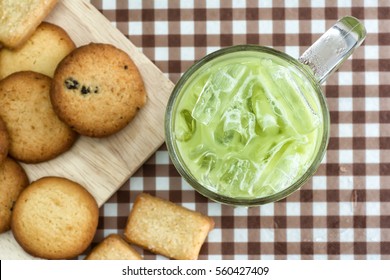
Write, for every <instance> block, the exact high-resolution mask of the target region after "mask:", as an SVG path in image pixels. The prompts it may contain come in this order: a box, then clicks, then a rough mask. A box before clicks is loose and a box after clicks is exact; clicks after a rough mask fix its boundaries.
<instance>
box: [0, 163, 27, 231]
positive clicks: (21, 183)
mask: <svg viewBox="0 0 390 280" xmlns="http://www.w3.org/2000/svg"><path fill="white" fill-rule="evenodd" d="M28 184H29V181H28V178H27V175H26V172H25V171H24V169H23V167H22V166H20V164H19V163H17V162H16V161H14V160H13V159H11V158H8V157H7V158H6V159H5V160H4V162H3V163H2V164H0V233H2V232H5V231H7V230H9V229H10V228H11V214H12V208H13V206H14V203H15V201H16V199H17V198H18V197H19V194H20V193H21V192H22V191H23V190H24V188H25V187H27V185H28Z"/></svg>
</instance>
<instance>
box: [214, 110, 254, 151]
mask: <svg viewBox="0 0 390 280" xmlns="http://www.w3.org/2000/svg"><path fill="white" fill-rule="evenodd" d="M255 126H256V119H255V115H254V114H253V113H251V112H248V111H247V110H246V109H245V108H244V107H242V106H239V107H236V106H234V107H230V108H229V109H227V111H226V112H224V114H223V116H222V119H221V121H220V122H219V124H218V125H217V128H216V130H215V131H214V138H215V140H216V141H218V142H219V143H222V144H224V145H229V146H230V147H232V148H233V147H234V148H236V149H238V150H239V149H241V148H243V147H245V146H246V145H247V144H248V143H249V142H250V141H251V140H252V139H253V138H254V137H255V136H256V127H255Z"/></svg>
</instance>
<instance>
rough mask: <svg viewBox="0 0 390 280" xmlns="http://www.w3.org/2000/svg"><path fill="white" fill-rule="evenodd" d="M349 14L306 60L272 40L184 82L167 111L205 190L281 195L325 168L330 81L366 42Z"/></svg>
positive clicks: (183, 158) (177, 145) (190, 175)
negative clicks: (270, 44)
mask: <svg viewBox="0 0 390 280" xmlns="http://www.w3.org/2000/svg"><path fill="white" fill-rule="evenodd" d="M365 35H366V31H365V28H364V26H363V25H362V24H361V23H360V22H359V21H358V20H357V19H355V18H353V17H349V16H348V17H344V18H342V19H341V20H339V21H338V22H337V23H336V24H335V25H334V26H333V27H332V28H330V29H329V30H328V31H327V32H326V33H325V34H323V35H322V36H321V38H320V39H319V40H318V41H316V42H315V43H314V44H313V45H312V46H311V47H310V48H309V49H308V50H307V51H306V52H305V53H304V54H303V55H302V56H301V57H300V58H299V59H298V60H296V59H294V58H292V57H290V56H289V55H287V54H285V53H282V52H280V51H277V50H274V49H272V48H268V47H262V46H255V45H238V46H233V47H228V48H224V49H220V50H218V51H216V52H214V53H211V54H209V55H207V56H205V57H204V58H203V59H201V60H199V61H198V62H197V63H195V64H194V65H193V66H191V67H190V68H189V69H188V70H187V71H186V72H185V73H184V74H183V76H182V77H181V78H180V80H179V81H178V83H177V84H176V86H175V88H174V89H173V92H172V94H171V96H170V99H169V101H168V105H167V108H166V115H165V133H166V144H167V148H168V152H169V155H170V158H171V160H172V162H173V164H174V165H175V167H176V169H177V170H178V172H179V173H180V174H181V175H182V176H183V177H184V179H185V180H186V181H187V182H188V183H189V184H190V185H191V186H192V187H193V188H194V189H195V190H196V191H198V192H199V193H201V194H202V195H204V196H206V197H208V198H210V199H211V200H214V201H216V202H220V203H223V204H229V205H234V206H256V205H262V204H265V203H270V202H275V201H278V200H280V199H283V198H285V197H286V196H288V195H290V194H291V193H293V192H294V191H296V190H298V189H299V188H300V187H301V186H302V185H303V184H304V183H305V182H306V181H307V180H308V179H309V178H310V177H311V176H312V175H313V174H314V173H315V172H316V170H317V168H318V167H319V165H320V163H321V161H322V159H323V157H324V155H325V152H326V148H327V144H328V139H329V110H328V108H327V104H326V100H325V97H324V95H323V93H322V91H321V88H320V85H321V84H322V83H323V82H324V81H326V79H327V77H328V76H329V75H330V74H331V73H333V72H334V71H336V70H337V69H338V67H339V66H340V65H341V64H342V62H343V61H344V60H346V59H347V58H348V57H349V56H350V55H351V54H352V52H353V50H354V49H355V48H357V47H358V46H360V44H361V43H362V42H363V41H364V39H365Z"/></svg>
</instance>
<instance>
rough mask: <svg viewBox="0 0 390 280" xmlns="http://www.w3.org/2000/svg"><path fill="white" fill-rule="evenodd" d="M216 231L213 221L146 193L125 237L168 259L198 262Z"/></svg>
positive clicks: (135, 207)
mask: <svg viewBox="0 0 390 280" xmlns="http://www.w3.org/2000/svg"><path fill="white" fill-rule="evenodd" d="M213 228H214V221H213V220H212V219H211V218H210V217H207V216H204V215H202V214H201V213H199V212H195V211H191V210H189V209H186V208H184V207H182V206H179V205H176V204H174V203H172V202H170V201H167V200H163V199H161V198H157V197H154V196H151V195H148V194H145V193H142V194H140V195H138V196H137V198H136V200H135V203H134V206H133V209H132V210H131V212H130V215H129V218H128V220H127V224H126V228H125V232H124V236H125V238H126V239H127V240H128V241H129V242H131V243H134V244H137V245H139V246H141V247H144V248H145V249H148V250H150V251H152V252H154V253H157V254H161V255H164V256H166V257H168V258H171V259H178V260H194V259H197V258H198V255H199V251H200V248H201V247H202V245H203V243H204V241H205V239H206V237H207V235H208V233H209V232H210V230H211V229H213Z"/></svg>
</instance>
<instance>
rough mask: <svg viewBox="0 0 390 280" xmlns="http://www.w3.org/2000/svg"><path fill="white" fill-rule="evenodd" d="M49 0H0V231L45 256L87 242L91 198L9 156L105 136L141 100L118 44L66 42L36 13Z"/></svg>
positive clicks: (93, 207)
mask: <svg viewBox="0 0 390 280" xmlns="http://www.w3.org/2000/svg"><path fill="white" fill-rule="evenodd" d="M56 2H57V0H31V1H29V2H28V3H21V2H20V1H13V0H3V1H0V10H1V11H2V15H3V16H1V17H0V233H2V232H4V231H7V230H9V229H12V232H13V234H14V236H15V238H16V240H17V241H18V242H19V244H20V245H21V246H22V248H23V249H25V250H26V251H27V252H29V253H30V254H32V255H34V256H37V257H41V258H49V259H62V258H73V257H76V256H77V255H79V254H80V253H82V252H83V250H85V249H86V248H87V247H88V246H89V244H90V243H91V241H92V239H93V236H94V234H95V231H96V228H97V221H98V206H97V204H96V201H95V199H94V198H93V197H92V195H91V194H90V193H89V192H88V191H87V190H86V189H85V187H83V186H81V185H79V184H78V183H77V182H73V181H72V180H69V179H66V178H59V177H44V178H41V179H39V180H37V181H35V182H31V183H30V182H29V179H28V176H27V174H26V172H25V171H24V170H23V165H21V164H20V163H19V162H22V163H24V164H37V163H41V162H45V161H49V160H52V159H54V158H56V157H58V156H61V155H62V154H63V153H65V152H66V151H68V150H69V149H71V148H72V146H73V144H74V143H75V142H76V141H77V139H78V138H79V136H80V135H82V136H85V137H108V136H111V135H113V134H114V133H117V132H118V131H120V130H121V129H123V128H124V127H125V126H127V124H128V123H129V122H130V121H131V120H132V119H133V118H134V116H135V115H136V114H137V112H138V110H139V109H140V108H142V107H143V106H144V104H145V102H146V92H145V88H144V83H143V81H142V78H141V75H140V73H139V71H138V69H137V67H136V66H135V64H134V63H133V61H132V60H131V58H130V57H129V56H128V55H127V53H125V52H123V51H122V50H120V49H118V48H116V47H114V46H112V45H108V44H99V43H90V44H88V45H85V46H80V47H76V45H75V43H74V42H73V40H72V39H71V38H70V36H69V35H68V34H67V32H66V31H65V30H63V29H62V28H61V27H59V26H57V25H54V24H51V23H47V22H43V20H44V18H45V17H46V15H48V14H49V12H50V11H51V10H52V9H53V8H54V6H55V4H56ZM26 14H28V15H30V16H28V17H26V16H25V15H26ZM11 31H12V32H11ZM1 45H2V46H1ZM70 204H71V205H73V206H71V207H70V206H69V205H70Z"/></svg>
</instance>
